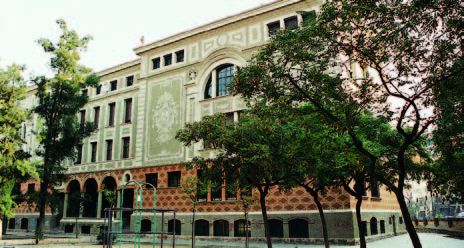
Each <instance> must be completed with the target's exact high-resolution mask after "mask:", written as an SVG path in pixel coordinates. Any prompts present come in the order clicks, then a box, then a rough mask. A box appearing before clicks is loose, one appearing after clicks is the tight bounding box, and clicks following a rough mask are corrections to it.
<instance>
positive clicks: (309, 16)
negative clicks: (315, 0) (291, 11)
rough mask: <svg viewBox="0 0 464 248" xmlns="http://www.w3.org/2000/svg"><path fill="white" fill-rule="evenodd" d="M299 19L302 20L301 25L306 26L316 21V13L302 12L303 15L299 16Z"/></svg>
mask: <svg viewBox="0 0 464 248" xmlns="http://www.w3.org/2000/svg"><path fill="white" fill-rule="evenodd" d="M301 17H302V19H303V25H307V24H308V23H310V22H312V21H314V20H316V11H315V10H311V11H308V12H304V13H303V14H301Z"/></svg>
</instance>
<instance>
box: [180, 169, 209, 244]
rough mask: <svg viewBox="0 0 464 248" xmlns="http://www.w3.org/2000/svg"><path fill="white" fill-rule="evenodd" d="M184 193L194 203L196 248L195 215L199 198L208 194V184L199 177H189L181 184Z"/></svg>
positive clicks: (193, 240)
mask: <svg viewBox="0 0 464 248" xmlns="http://www.w3.org/2000/svg"><path fill="white" fill-rule="evenodd" d="M181 187H182V192H183V193H184V194H186V195H187V196H188V198H189V199H190V201H191V203H192V248H194V247H195V213H196V210H197V204H198V196H199V195H202V194H204V193H207V192H208V187H207V184H206V182H202V181H201V180H200V179H199V178H198V176H197V177H193V176H192V177H187V178H186V179H184V180H183V181H182V184H181Z"/></svg>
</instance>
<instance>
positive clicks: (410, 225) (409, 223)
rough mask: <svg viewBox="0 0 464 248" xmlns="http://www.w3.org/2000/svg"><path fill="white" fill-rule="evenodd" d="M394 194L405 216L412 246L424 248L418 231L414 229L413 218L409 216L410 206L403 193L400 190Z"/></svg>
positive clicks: (404, 219)
mask: <svg viewBox="0 0 464 248" xmlns="http://www.w3.org/2000/svg"><path fill="white" fill-rule="evenodd" d="M394 193H395V195H396V199H397V200H398V203H399V205H400V209H401V214H402V215H403V221H404V224H405V226H406V230H407V231H408V234H409V237H410V239H411V242H412V245H413V246H414V248H422V244H421V242H420V239H419V236H418V235H417V232H416V229H415V228H414V225H413V223H412V219H411V216H410V215H409V211H408V206H407V205H406V201H405V200H404V195H403V191H402V190H398V191H394Z"/></svg>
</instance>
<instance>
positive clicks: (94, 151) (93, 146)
mask: <svg viewBox="0 0 464 248" xmlns="http://www.w3.org/2000/svg"><path fill="white" fill-rule="evenodd" d="M90 145H91V149H92V151H91V157H90V162H92V163H94V162H97V142H92V143H90Z"/></svg>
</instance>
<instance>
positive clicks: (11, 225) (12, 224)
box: [8, 218, 16, 230]
mask: <svg viewBox="0 0 464 248" xmlns="http://www.w3.org/2000/svg"><path fill="white" fill-rule="evenodd" d="M15 228H16V219H15V218H13V219H10V220H9V221H8V229H10V230H14V229H15Z"/></svg>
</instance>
